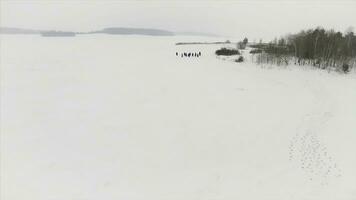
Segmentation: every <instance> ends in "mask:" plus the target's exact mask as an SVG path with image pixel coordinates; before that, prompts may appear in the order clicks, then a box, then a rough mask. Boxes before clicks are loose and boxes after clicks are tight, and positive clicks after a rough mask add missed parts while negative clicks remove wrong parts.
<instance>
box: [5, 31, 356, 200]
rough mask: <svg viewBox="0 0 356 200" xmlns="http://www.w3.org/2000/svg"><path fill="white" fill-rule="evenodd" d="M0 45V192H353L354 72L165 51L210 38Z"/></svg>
mask: <svg viewBox="0 0 356 200" xmlns="http://www.w3.org/2000/svg"><path fill="white" fill-rule="evenodd" d="M0 40H1V41H0V42H1V43H0V49H1V54H0V64H1V199H2V200H64V199H66V200H99V199H105V200H114V199H115V200H117V199H125V200H147V199H150V200H232V199H243V200H250V199H251V200H252V199H253V200H262V199H263V200H272V199H273V200H276V199H277V200H279V199H280V200H286V199H289V200H290V199H295V200H300V199H305V200H307V199H310V200H314V199H317V200H319V199H320V200H335V199H337V200H354V199H355V198H356V172H355V169H356V156H355V155H354V153H355V152H356V146H355V144H356V135H355V130H356V103H355V102H356V76H355V73H353V74H349V75H342V74H337V73H333V72H332V73H327V72H326V71H320V70H312V69H305V68H304V69H296V68H292V67H288V68H278V67H264V68H261V67H260V66H256V65H255V64H253V63H251V62H249V61H248V62H246V63H240V64H238V63H234V62H229V61H224V60H221V59H217V58H216V57H215V55H214V51H215V50H216V49H217V48H219V47H221V46H224V45H184V46H176V45H174V44H175V43H176V42H194V41H198V42H205V41H221V39H216V38H208V37H206V38H198V37H182V36H174V37H148V36H115V35H113V36H109V35H87V36H83V35H81V36H77V37H73V38H43V37H40V36H30V35H29V36H4V35H1V36H0ZM184 51H187V52H198V51H201V53H202V56H201V57H199V58H180V57H179V56H178V57H177V56H176V55H175V53H176V52H184ZM246 55H247V52H246Z"/></svg>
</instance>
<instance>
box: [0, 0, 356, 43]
mask: <svg viewBox="0 0 356 200" xmlns="http://www.w3.org/2000/svg"><path fill="white" fill-rule="evenodd" d="M0 9H1V10H0V11H1V12H0V17H1V18H0V20H1V21H0V25H1V26H6V27H19V28H33V29H60V30H75V31H90V30H97V29H101V28H105V27H113V26H124V27H145V28H160V29H167V30H171V31H197V32H209V33H216V34H220V35H227V36H232V37H243V36H247V37H249V38H250V40H253V39H256V40H258V39H259V38H263V39H271V38H273V37H274V36H280V35H283V34H285V33H288V32H296V31H299V30H300V29H305V28H311V27H315V26H318V25H320V26H323V27H325V28H328V29H329V28H334V29H336V30H340V31H344V30H345V29H346V28H347V27H349V26H354V27H356V1H352V0H349V1H343V0H335V1H331V0H329V1H306V0H302V1H283V0H274V1H271V0H265V1H263V0H259V1H256V0H254V1H237V0H235V1H234V0H222V1H221V0H220V1H218V0H215V1H213V0H210V1H203V0H195V1H194V0H191V1H188V0H185V1H184V0H183V1H182V0H181V1H152V0H148V1H121V0H96V1H95V0H81V1H75V0H62V1H59V0H36V1H35V0H27V1H23V0H21V1H19V0H1V7H0Z"/></svg>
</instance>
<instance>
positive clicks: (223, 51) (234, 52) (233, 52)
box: [215, 48, 240, 56]
mask: <svg viewBox="0 0 356 200" xmlns="http://www.w3.org/2000/svg"><path fill="white" fill-rule="evenodd" d="M215 54H216V55H218V56H232V55H240V52H239V50H237V49H227V48H221V49H218V50H216V51H215Z"/></svg>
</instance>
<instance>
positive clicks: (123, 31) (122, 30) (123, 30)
mask: <svg viewBox="0 0 356 200" xmlns="http://www.w3.org/2000/svg"><path fill="white" fill-rule="evenodd" d="M53 31H54V30H34V29H24V28H12V27H0V34H41V33H44V32H53ZM57 32H63V31H59V30H57ZM67 32H68V31H67ZM73 33H75V34H94V33H104V34H112V35H150V36H173V35H187V36H211V37H216V36H218V35H215V34H211V33H200V32H172V31H167V30H162V29H150V28H128V27H110V28H104V29H102V30H97V31H91V32H73Z"/></svg>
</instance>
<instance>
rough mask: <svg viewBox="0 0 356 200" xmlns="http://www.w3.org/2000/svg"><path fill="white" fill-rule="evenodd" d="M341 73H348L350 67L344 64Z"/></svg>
mask: <svg viewBox="0 0 356 200" xmlns="http://www.w3.org/2000/svg"><path fill="white" fill-rule="evenodd" d="M342 71H343V72H344V73H347V72H349V71H350V66H349V65H348V64H346V63H344V64H343V65H342Z"/></svg>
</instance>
